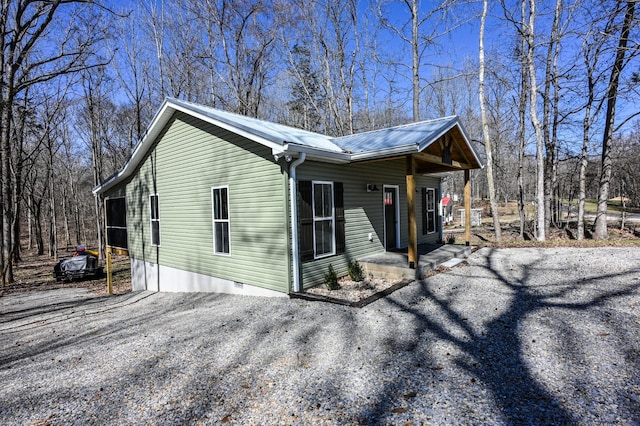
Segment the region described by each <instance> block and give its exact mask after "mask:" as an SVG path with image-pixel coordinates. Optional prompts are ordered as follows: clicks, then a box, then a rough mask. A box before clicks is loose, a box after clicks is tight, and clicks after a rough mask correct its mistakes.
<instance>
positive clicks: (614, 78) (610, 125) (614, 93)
mask: <svg viewBox="0 0 640 426" xmlns="http://www.w3.org/2000/svg"><path fill="white" fill-rule="evenodd" d="M635 5H636V2H635V1H628V2H627V8H626V11H625V15H624V22H623V24H622V31H621V32H620V39H619V42H618V49H617V51H616V59H615V62H614V63H613V69H612V70H611V77H610V80H609V86H608V88H607V112H606V115H605V124H604V133H603V137H602V171H601V174H600V187H599V190H598V209H597V212H596V222H595V230H594V233H593V237H594V238H595V239H597V240H604V239H607V238H608V235H607V201H608V199H609V185H610V182H611V166H612V158H611V139H612V137H613V129H614V124H615V118H616V101H617V97H618V84H619V81H620V74H621V73H622V69H623V67H624V59H625V56H626V50H627V41H628V39H629V31H630V30H631V26H632V24H633V17H634V12H635Z"/></svg>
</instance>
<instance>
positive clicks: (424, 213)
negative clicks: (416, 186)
mask: <svg viewBox="0 0 640 426" xmlns="http://www.w3.org/2000/svg"><path fill="white" fill-rule="evenodd" d="M428 233H429V221H428V220H427V188H422V235H427V234H428Z"/></svg>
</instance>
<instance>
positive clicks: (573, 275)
mask: <svg viewBox="0 0 640 426" xmlns="http://www.w3.org/2000/svg"><path fill="white" fill-rule="evenodd" d="M468 263H469V265H468V266H464V267H459V268H454V269H453V270H451V271H450V272H446V273H441V274H438V275H435V276H433V277H430V278H427V279H425V280H424V281H419V282H415V283H412V284H410V285H408V286H406V287H404V288H402V289H401V290H398V291H396V292H395V293H393V294H391V295H390V296H388V297H386V298H384V299H381V300H378V301H377V302H375V303H372V304H370V305H368V306H366V307H365V308H362V309H356V308H349V307H344V306H338V305H331V304H326V303H321V302H309V301H304V300H296V299H291V300H289V299H266V298H252V297H238V296H228V295H216V294H165V293H148V292H142V293H129V294H125V295H120V296H111V297H108V296H97V295H95V294H92V293H89V292H87V291H86V290H84V291H81V290H78V289H75V290H74V289H61V290H54V291H46V292H31V293H20V294H14V295H9V296H6V297H3V298H0V313H1V314H2V315H1V317H0V341H1V342H2V345H1V347H0V383H1V385H0V419H1V420H0V423H2V424H3V425H14V424H19V425H25V424H26V425H49V424H51V425H58V424H65V425H66V424H78V425H88V424H221V423H228V424H261V425H271V424H305V425H306V424H314V425H315V424H329V425H333V424H394V425H412V424H413V425H417V424H438V425H440V424H499V425H513V424H532V425H539V424H558V425H559V424H563V425H565V424H581V425H582V424H584V425H592V424H628V425H638V424H640V334H639V331H638V329H639V327H638V326H639V325H640V310H639V306H638V305H639V303H640V249H639V248H623V249H616V248H606V249H602V248H598V249H566V248H553V249H482V250H480V251H478V252H476V253H474V254H473V255H472V256H471V257H470V258H469V262H468Z"/></svg>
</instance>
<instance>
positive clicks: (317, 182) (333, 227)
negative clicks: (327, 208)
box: [311, 180, 336, 259]
mask: <svg viewBox="0 0 640 426" xmlns="http://www.w3.org/2000/svg"><path fill="white" fill-rule="evenodd" d="M316 185H331V219H329V218H328V217H323V218H322V219H318V220H316ZM334 191H335V188H334V187H333V182H331V181H325V180H312V181H311V212H312V216H313V258H314V259H323V258H325V257H330V256H335V255H336V206H335V192H334ZM328 220H331V239H332V244H331V247H332V250H331V253H324V254H321V255H318V254H316V222H326V221H328Z"/></svg>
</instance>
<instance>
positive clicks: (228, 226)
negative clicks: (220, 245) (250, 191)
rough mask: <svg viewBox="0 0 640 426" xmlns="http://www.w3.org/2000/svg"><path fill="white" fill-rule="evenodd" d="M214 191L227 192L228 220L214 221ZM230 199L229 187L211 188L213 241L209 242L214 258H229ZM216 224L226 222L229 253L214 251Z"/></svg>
mask: <svg viewBox="0 0 640 426" xmlns="http://www.w3.org/2000/svg"><path fill="white" fill-rule="evenodd" d="M216 189H226V190H227V209H228V210H229V211H228V216H229V217H228V218H227V219H216V210H215V198H214V195H213V194H214V191H215V190H216ZM230 199H231V195H230V192H229V185H220V186H212V187H211V226H212V228H213V229H212V231H213V233H212V235H213V240H212V241H211V243H212V248H213V254H214V256H225V257H231V212H230V210H231V209H230V205H229V200H230ZM216 222H226V223H227V229H229V253H225V252H221V251H216Z"/></svg>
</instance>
